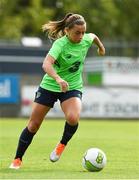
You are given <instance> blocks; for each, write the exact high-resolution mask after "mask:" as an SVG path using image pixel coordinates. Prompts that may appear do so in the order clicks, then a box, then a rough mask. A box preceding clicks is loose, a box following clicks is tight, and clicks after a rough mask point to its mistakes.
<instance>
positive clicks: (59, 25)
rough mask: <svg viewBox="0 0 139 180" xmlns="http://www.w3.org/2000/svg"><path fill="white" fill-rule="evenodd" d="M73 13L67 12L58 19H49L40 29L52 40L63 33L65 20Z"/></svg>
mask: <svg viewBox="0 0 139 180" xmlns="http://www.w3.org/2000/svg"><path fill="white" fill-rule="evenodd" d="M72 15H73V13H68V14H66V16H65V17H64V18H63V19H62V20H60V21H49V22H48V23H47V24H44V25H43V26H42V30H43V31H44V32H47V33H48V37H49V38H50V39H52V40H56V39H58V38H60V37H62V36H64V35H65V32H64V28H65V25H66V20H67V19H68V18H69V17H70V16H72Z"/></svg>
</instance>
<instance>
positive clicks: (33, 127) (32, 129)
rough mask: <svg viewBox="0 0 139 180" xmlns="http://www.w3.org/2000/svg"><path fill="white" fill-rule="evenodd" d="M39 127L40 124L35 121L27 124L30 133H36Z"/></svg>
mask: <svg viewBox="0 0 139 180" xmlns="http://www.w3.org/2000/svg"><path fill="white" fill-rule="evenodd" d="M39 127H40V124H39V123H38V122H36V121H30V122H29V124H28V130H29V131H30V132H32V133H36V132H37V131H38V129H39Z"/></svg>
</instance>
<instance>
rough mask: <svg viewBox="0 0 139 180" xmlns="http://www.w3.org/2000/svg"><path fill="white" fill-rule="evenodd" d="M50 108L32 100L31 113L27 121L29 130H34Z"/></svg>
mask: <svg viewBox="0 0 139 180" xmlns="http://www.w3.org/2000/svg"><path fill="white" fill-rule="evenodd" d="M50 109H51V107H48V106H45V105H42V104H39V103H36V102H34V104H33V109H32V113H31V116H30V119H29V122H28V128H29V129H30V130H31V131H36V130H37V129H38V128H39V127H40V125H41V123H42V121H43V119H44V117H45V115H46V114H47V113H48V111H49V110H50Z"/></svg>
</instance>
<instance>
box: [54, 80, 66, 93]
mask: <svg viewBox="0 0 139 180" xmlns="http://www.w3.org/2000/svg"><path fill="white" fill-rule="evenodd" d="M56 82H57V83H58V84H59V85H60V88H61V91H62V92H66V91H68V89H69V85H68V83H67V82H66V81H64V80H63V79H62V78H60V77H58V78H56Z"/></svg>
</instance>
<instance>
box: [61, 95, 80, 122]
mask: <svg viewBox="0 0 139 180" xmlns="http://www.w3.org/2000/svg"><path fill="white" fill-rule="evenodd" d="M61 108H62V110H63V112H64V114H65V117H66V120H67V121H68V122H69V123H70V124H76V123H77V121H78V120H79V118H80V113H81V109H82V102H81V99H80V98H78V97H71V98H69V99H67V100H65V101H63V102H62V103H61Z"/></svg>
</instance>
